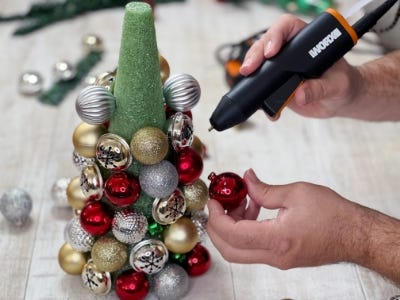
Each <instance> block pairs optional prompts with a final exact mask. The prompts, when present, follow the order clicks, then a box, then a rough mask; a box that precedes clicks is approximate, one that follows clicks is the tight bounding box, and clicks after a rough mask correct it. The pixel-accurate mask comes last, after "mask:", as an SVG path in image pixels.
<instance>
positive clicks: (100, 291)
mask: <svg viewBox="0 0 400 300" xmlns="http://www.w3.org/2000/svg"><path fill="white" fill-rule="evenodd" d="M82 281H83V285H84V286H85V287H86V288H88V289H89V290H90V291H91V292H92V293H94V294H96V295H106V294H108V293H109V292H110V291H111V287H112V281H111V274H110V273H109V272H99V271H98V270H97V267H96V265H95V264H94V263H93V260H92V259H89V261H88V262H87V264H86V265H85V266H84V268H83V271H82Z"/></svg>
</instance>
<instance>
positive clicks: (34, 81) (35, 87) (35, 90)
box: [18, 71, 43, 96]
mask: <svg viewBox="0 0 400 300" xmlns="http://www.w3.org/2000/svg"><path fill="white" fill-rule="evenodd" d="M42 89H43V78H42V76H41V75H40V74H39V73H37V72H34V71H27V72H24V73H22V74H21V76H20V77H19V81H18V91H19V92H20V93H21V94H22V95H25V96H34V95H37V94H39V93H40V92H41V91H42Z"/></svg>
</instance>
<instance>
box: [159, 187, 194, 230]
mask: <svg viewBox="0 0 400 300" xmlns="http://www.w3.org/2000/svg"><path fill="white" fill-rule="evenodd" d="M185 210H186V203H185V198H183V196H182V192H181V191H180V190H179V189H176V190H175V191H174V192H173V193H172V194H171V195H170V196H169V197H167V198H156V199H155V200H154V202H153V211H152V215H153V219H154V220H155V221H156V222H157V223H158V224H161V225H168V224H172V223H175V222H176V221H177V220H178V219H179V218H180V217H182V216H183V215H184V214H185Z"/></svg>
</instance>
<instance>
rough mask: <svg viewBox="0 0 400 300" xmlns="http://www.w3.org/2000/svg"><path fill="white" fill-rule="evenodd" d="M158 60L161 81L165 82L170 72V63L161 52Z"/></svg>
mask: <svg viewBox="0 0 400 300" xmlns="http://www.w3.org/2000/svg"><path fill="white" fill-rule="evenodd" d="M158 61H159V62H160V75H161V82H162V84H164V83H165V81H166V80H167V79H168V77H169V74H170V68H169V64H168V61H167V60H166V59H165V57H164V56H162V55H160V54H159V55H158Z"/></svg>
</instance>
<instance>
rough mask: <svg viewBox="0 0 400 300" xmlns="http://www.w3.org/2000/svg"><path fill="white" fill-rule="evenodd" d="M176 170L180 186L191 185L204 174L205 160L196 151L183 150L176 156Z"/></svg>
mask: <svg viewBox="0 0 400 300" xmlns="http://www.w3.org/2000/svg"><path fill="white" fill-rule="evenodd" d="M175 167H176V170H177V171H178V175H179V183H180V184H183V185H185V184H191V183H193V182H195V181H196V180H197V179H199V177H200V175H201V172H203V159H202V158H201V156H200V154H198V153H197V152H196V151H195V150H194V149H192V148H190V147H185V148H182V149H181V150H180V151H179V152H178V153H177V154H176V162H175Z"/></svg>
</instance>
